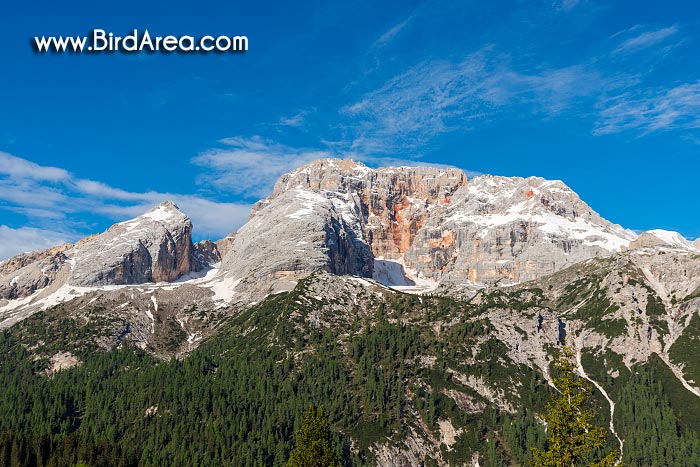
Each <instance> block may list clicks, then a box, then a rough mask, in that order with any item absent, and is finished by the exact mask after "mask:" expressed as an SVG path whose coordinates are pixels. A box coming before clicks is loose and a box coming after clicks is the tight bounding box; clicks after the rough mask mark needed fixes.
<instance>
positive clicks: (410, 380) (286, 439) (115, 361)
mask: <svg viewBox="0 0 700 467" xmlns="http://www.w3.org/2000/svg"><path fill="white" fill-rule="evenodd" d="M300 293H301V292H300V290H295V291H293V292H289V293H283V294H278V295H274V296H271V297H269V298H268V299H266V300H265V301H264V302H262V303H260V304H258V305H257V306H255V307H253V308H251V309H248V310H246V311H244V312H241V313H238V314H236V315H234V316H232V317H231V318H230V319H228V320H226V321H225V324H222V325H221V328H220V329H219V330H218V332H217V334H216V335H215V336H214V337H212V338H210V339H208V340H207V341H206V342H204V343H203V344H202V345H201V346H200V347H199V348H197V349H196V350H195V351H193V352H191V353H190V354H189V355H187V356H186V357H185V358H181V359H176V358H174V357H173V358H171V359H169V360H168V359H166V360H163V359H159V358H156V357H154V356H152V355H151V354H149V353H147V352H145V351H143V350H140V349H138V348H136V347H135V346H134V345H130V344H129V343H128V342H126V341H125V342H124V343H123V344H122V345H120V346H119V348H115V349H112V350H110V351H103V350H101V349H99V348H98V347H97V346H96V345H94V344H90V342H91V341H90V339H89V338H88V337H89V335H90V332H91V331H90V328H89V327H88V325H85V324H81V323H78V322H76V321H74V320H71V319H60V320H56V321H55V322H54V324H53V325H50V326H48V325H46V323H47V322H48V321H50V319H49V318H48V314H49V313H51V312H52V310H47V311H45V312H41V313H39V314H36V315H34V316H33V317H31V318H29V319H27V320H26V321H25V322H23V323H21V325H18V326H17V327H16V328H13V329H12V330H5V331H3V332H2V333H1V334H0V355H2V360H1V361H0V393H1V394H2V397H0V465H2V466H10V467H18V466H31V467H33V466H70V465H75V464H77V463H78V462H84V463H86V464H87V465H89V466H91V467H100V466H105V467H106V466H120V467H121V466H124V467H126V466H147V467H151V466H152V467H156V466H164V465H169V466H211V465H218V466H231V467H262V466H273V467H282V466H285V465H286V464H287V462H288V460H289V458H290V453H291V452H292V450H293V449H294V447H295V433H296V432H297V431H298V430H299V429H300V427H301V426H302V419H303V417H304V414H305V412H306V411H307V409H308V408H309V407H310V406H323V407H324V408H325V413H326V414H327V417H328V420H329V421H330V426H329V428H330V431H329V433H330V434H329V436H330V437H331V438H332V445H333V446H334V449H335V451H336V452H335V455H337V459H338V460H339V462H340V465H342V466H344V467H350V466H363V465H372V461H373V453H372V451H371V450H370V447H371V446H373V445H374V444H375V443H378V442H387V440H389V441H390V442H391V443H395V444H396V445H398V446H401V443H402V439H404V438H405V437H406V436H408V435H409V434H410V433H411V431H412V430H414V429H416V428H417V427H419V426H422V424H424V425H425V426H427V429H428V430H430V431H431V432H432V433H433V434H434V436H435V437H436V438H437V439H439V438H440V436H439V421H440V420H445V419H447V420H450V421H451V423H452V425H453V426H454V427H455V428H456V429H458V430H459V433H460V434H459V436H458V437H457V438H456V441H455V443H454V444H453V445H452V446H450V447H449V449H448V447H447V446H445V445H444V444H442V445H441V446H440V447H439V450H440V455H441V456H442V458H443V459H444V460H445V461H447V462H449V463H450V465H457V464H459V465H461V464H463V463H465V462H468V461H469V460H470V459H471V456H472V453H473V452H475V451H479V453H480V460H479V461H480V465H482V466H486V467H501V466H503V467H505V466H516V465H521V466H526V465H531V463H532V462H533V460H534V459H533V451H532V449H533V448H536V449H541V450H543V449H545V448H546V447H547V443H546V441H545V440H546V435H545V432H544V429H543V424H542V423H541V421H540V420H541V414H542V413H543V411H544V410H545V403H546V402H547V401H548V400H549V399H550V398H551V396H552V394H553V390H552V388H551V387H550V386H549V385H548V384H547V382H546V381H545V379H544V377H543V375H541V374H539V373H538V372H536V371H533V370H532V369H530V368H528V367H526V366H523V365H516V364H514V363H513V362H510V363H509V362H508V361H507V360H506V359H505V358H504V355H505V350H504V347H503V344H502V343H501V342H500V341H498V340H496V339H495V338H493V337H492V331H493V326H492V324H491V323H489V321H488V320H487V319H482V318H480V309H479V308H478V307H470V306H468V305H467V304H465V303H464V302H460V301H456V300H452V299H447V298H440V297H431V298H428V297H426V298H424V299H422V300H419V299H417V298H416V297H414V296H408V295H403V294H396V295H394V296H392V297H390V298H389V299H387V301H386V302H381V303H378V304H377V305H376V307H374V308H373V309H369V310H363V313H358V314H357V315H356V316H355V317H352V318H351V322H350V323H349V325H348V326H347V327H343V328H342V329H339V328H336V327H333V326H329V327H324V326H313V325H312V324H310V321H309V320H306V319H305V315H304V313H308V312H310V311H312V310H313V308H314V307H313V305H305V306H304V307H301V305H299V303H300V300H299V294H300ZM399 316H401V317H407V318H408V319H406V320H398V319H396V318H397V317H399ZM445 317H450V319H451V320H452V323H453V324H452V325H451V326H450V327H449V329H445V330H444V331H443V332H440V333H436V332H435V330H434V328H433V326H432V323H433V321H434V320H437V319H443V320H444V318H445ZM407 322H409V323H410V324H407ZM76 336H80V339H78V338H77V337H76ZM47 343H49V344H47ZM40 345H44V347H47V346H48V350H50V351H54V350H56V349H59V348H60V349H64V350H65V349H69V350H71V351H72V352H73V353H74V354H75V355H76V356H77V357H78V358H79V359H80V361H81V364H80V365H78V366H77V367H74V368H71V369H67V370H62V371H59V372H57V373H54V374H51V375H47V374H46V372H45V369H46V368H47V365H48V362H47V360H46V358H37V357H36V354H35V353H32V349H33V348H35V347H36V346H40ZM426 357H430V358H431V359H432V360H431V361H432V362H434V363H432V364H431V365H425V364H423V363H421V362H422V361H424V360H425V358H426ZM596 361H597V360H596V359H595V358H594V357H593V356H587V359H586V362H590V364H589V363H586V365H587V367H590V368H591V373H592V374H594V375H595V374H599V381H601V382H602V384H604V385H605V386H606V388H607V389H609V392H610V393H611V394H613V395H614V397H615V399H616V400H617V401H618V403H617V410H616V413H615V422H616V426H617V430H618V432H619V433H620V435H621V436H622V437H623V438H624V440H625V444H624V456H623V460H624V464H625V465H626V466H629V467H652V466H654V467H657V466H658V467H660V466H674V467H690V466H697V465H699V463H700V462H699V460H700V423H699V422H698V421H697V420H695V419H694V416H693V414H697V413H700V412H699V411H694V410H696V408H697V407H698V401H694V400H692V398H691V397H690V393H688V392H687V391H685V393H684V392H683V391H684V390H683V388H681V390H678V388H677V387H676V385H674V384H673V383H670V382H669V381H671V380H673V378H672V376H669V375H668V374H666V373H664V368H665V367H663V365H661V364H658V362H655V361H652V362H650V363H649V364H640V365H638V366H636V367H634V368H633V369H632V371H627V370H623V371H621V373H620V375H619V376H618V377H616V378H614V379H613V378H611V377H609V376H607V375H606V374H605V371H604V369H603V368H599V367H596V366H595V365H594V363H595V362H596ZM455 371H459V372H461V373H463V374H469V375H475V376H479V377H483V378H485V379H486V380H488V381H491V382H493V383H494V384H495V385H500V387H506V386H507V387H508V388H509V389H512V390H511V391H505V392H504V397H505V398H506V399H508V401H509V403H510V405H511V406H512V408H513V410H507V408H506V407H502V406H499V405H497V404H493V403H491V402H490V401H488V400H486V399H484V398H483V397H482V396H480V395H479V394H477V393H476V392H474V391H473V390H471V389H470V388H468V387H466V386H464V385H463V384H461V383H460V382H459V381H458V380H457V378H455V377H453V374H455ZM675 383H677V381H676V382H675ZM455 392H458V393H460V394H464V395H465V398H468V399H469V400H471V401H472V403H473V404H474V405H475V406H476V407H477V409H476V410H465V409H464V408H463V407H460V406H459V404H458V403H457V401H456V400H455V398H454V397H450V396H449V394H454V393H455ZM592 396H593V397H592V399H591V403H590V404H589V406H588V407H587V409H590V410H591V411H593V412H594V413H595V417H594V419H593V422H595V423H596V424H598V425H601V426H604V427H607V426H608V420H607V419H606V416H607V414H608V412H607V405H606V404H605V401H604V400H603V399H602V397H601V396H600V394H597V393H594V394H593V395H592ZM696 399H697V398H696ZM618 447H619V446H617V441H616V440H615V439H614V438H613V437H612V436H608V437H607V441H606V442H605V444H604V445H603V447H602V448H601V449H600V452H608V451H611V450H613V449H617V448H618ZM430 465H437V463H436V461H435V459H433V458H427V459H425V466H430Z"/></svg>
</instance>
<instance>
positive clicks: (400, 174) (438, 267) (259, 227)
mask: <svg viewBox="0 0 700 467" xmlns="http://www.w3.org/2000/svg"><path fill="white" fill-rule="evenodd" d="M312 199H315V200H316V201H315V204H314V208H313V209H308V213H307V214H304V212H302V211H298V212H299V213H300V214H298V215H297V216H296V217H299V218H302V219H305V220H306V221H308V222H311V219H312V218H313V222H312V223H313V224H314V225H313V227H311V231H314V232H320V231H321V230H324V231H329V232H330V231H336V230H337V228H336V227H334V225H336V224H337V225H341V224H342V225H345V226H347V227H349V230H348V232H352V239H353V241H352V242H351V243H349V244H348V245H353V247H352V248H347V249H343V248H338V246H339V244H338V243H336V242H335V241H334V240H329V238H330V237H324V238H323V239H322V238H321V237H317V240H316V241H313V240H309V239H308V238H305V237H307V236H309V231H308V229H309V228H310V224H308V223H307V224H304V225H297V224H298V222H296V221H290V217H294V216H289V215H286V216H285V215H284V213H282V212H278V211H276V209H279V206H281V205H284V206H287V207H286V208H285V211H284V212H286V210H288V209H290V208H291V207H293V206H297V207H299V206H307V205H308V204H309V203H310V201H309V200H312ZM312 204H313V203H312ZM271 206H278V207H277V208H271ZM272 212H277V217H272V216H271V215H270V213H272ZM333 222H336V224H333ZM273 223H275V224H283V225H272V224H273ZM283 226H284V227H283ZM341 230H342V229H341ZM268 231H275V232H276V234H275V243H277V244H279V242H285V241H286V240H283V237H284V236H285V234H286V235H287V236H292V237H293V238H294V241H295V242H307V243H314V242H315V243H314V244H315V245H316V250H315V251H316V252H318V253H320V254H321V255H322V256H323V258H322V259H317V258H316V259H315V256H314V255H311V256H305V255H296V254H295V253H294V251H296V250H295V248H294V247H293V246H287V247H285V248H284V249H280V250H279V251H276V253H275V254H276V255H279V256H285V257H290V256H291V257H296V256H300V257H299V258H298V260H296V262H295V264H296V266H295V267H296V268H297V270H299V271H301V270H306V271H309V270H313V268H315V267H317V266H318V264H319V263H323V264H326V263H330V264H331V265H332V267H325V269H326V270H329V271H340V272H344V273H352V272H351V271H363V272H362V274H360V275H365V273H367V272H369V271H371V270H373V269H374V268H373V266H372V265H371V263H372V261H373V259H383V260H394V261H397V262H400V263H402V264H404V265H405V266H407V267H408V268H409V269H410V270H412V271H413V274H414V275H417V276H421V277H423V278H427V279H432V280H435V281H438V282H441V283H445V284H462V283H479V284H488V283H494V282H498V281H503V280H505V281H507V282H522V281H527V280H530V279H535V278H537V277H541V276H543V275H546V274H550V273H552V272H555V271H558V270H560V269H562V268H564V267H566V266H568V265H570V264H573V263H576V262H579V261H582V260H585V259H588V258H593V257H597V256H607V255H610V254H612V253H613V252H615V251H619V250H620V249H621V248H623V247H626V246H627V245H628V244H629V242H630V241H631V240H633V239H634V238H635V234H634V233H632V232H631V231H628V230H625V229H622V228H621V227H619V226H617V225H614V224H612V223H610V222H608V221H606V220H605V219H603V218H601V217H600V216H599V215H598V214H597V213H595V212H594V211H593V210H592V209H591V208H590V207H589V206H588V205H586V204H585V203H584V202H583V201H581V200H580V199H579V197H578V196H577V195H576V194H575V193H574V192H573V191H572V190H571V189H569V188H568V187H567V186H566V185H564V184H563V183H562V182H559V181H548V180H544V179H542V178H535V177H531V178H518V177H512V178H510V177H492V176H481V177H476V178H474V179H472V180H469V181H468V180H467V176H466V174H465V173H464V172H463V171H461V170H459V169H440V168H429V167H412V168H410V167H388V168H380V169H370V168H368V167H366V166H364V165H363V164H361V163H357V162H353V161H350V160H340V159H321V160H318V161H314V162H312V163H310V164H308V165H306V166H304V167H301V168H299V169H297V170H295V171H293V172H291V173H288V174H285V175H283V176H282V177H281V178H280V179H279V180H278V182H277V183H276V184H275V188H274V191H273V193H272V195H271V196H270V197H268V198H267V199H265V200H263V201H260V202H259V203H257V204H256V205H255V206H254V207H253V210H252V213H251V217H250V220H249V222H248V224H247V225H246V226H245V227H244V229H242V230H241V231H240V232H239V233H238V236H240V235H242V234H245V236H246V237H254V236H255V235H256V234H255V233H254V232H257V235H259V234H261V233H264V232H268ZM282 231H284V232H285V234H283V233H282ZM246 241H247V240H246ZM246 241H244V239H240V240H239V239H238V238H236V239H235V240H234V241H233V245H234V247H233V248H232V249H231V250H230V253H229V254H230V255H231V258H230V259H229V261H228V262H224V266H225V267H228V266H226V265H227V264H229V265H230V264H234V263H237V262H240V261H237V260H235V259H233V258H234V257H235V256H236V255H240V251H241V247H238V248H236V247H235V245H236V243H240V244H243V243H245V242H246ZM324 242H325V243H324ZM341 244H342V242H341ZM357 245H365V246H366V247H367V248H368V249H369V251H370V252H371V256H372V257H370V256H369V255H367V254H365V253H362V254H360V255H357V254H355V253H354V252H356V251H357ZM260 248H263V249H264V248H269V247H265V246H262V245H260V246H259V249H260ZM362 248H363V249H364V248H365V247H364V246H363V247H362ZM346 250H347V251H346ZM344 251H345V253H344ZM363 251H364V250H363ZM347 252H353V254H352V255H350V256H348V254H347ZM247 258H248V260H247V262H246V263H247V264H248V265H252V264H255V263H256V262H260V260H257V259H255V258H253V257H251V256H248V257H247ZM358 261H360V263H358ZM263 263H264V264H267V263H266V262H265V261H263ZM251 267H252V266H251ZM265 274H266V275H269V271H268V272H266V273H265Z"/></svg>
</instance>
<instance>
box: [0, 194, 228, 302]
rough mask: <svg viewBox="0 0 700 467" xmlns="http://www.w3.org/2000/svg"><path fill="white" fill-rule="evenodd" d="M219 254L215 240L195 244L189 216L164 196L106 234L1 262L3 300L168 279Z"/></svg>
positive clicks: (185, 272)
mask: <svg viewBox="0 0 700 467" xmlns="http://www.w3.org/2000/svg"><path fill="white" fill-rule="evenodd" d="M209 243H211V242H209ZM216 256H217V251H216V246H215V245H213V244H211V245H202V246H200V247H198V248H197V249H195V248H194V247H193V245H192V223H191V221H190V219H189V218H188V217H187V216H186V215H185V214H183V213H182V212H180V210H179V209H178V208H177V206H176V205H175V204H174V203H172V202H170V201H166V202H164V203H162V204H160V205H158V206H157V207H155V208H154V209H152V210H150V211H148V212H146V213H145V214H143V215H142V216H139V217H137V218H134V219H131V220H128V221H125V222H120V223H119V224H115V225H113V226H112V227H110V228H109V229H107V231H105V232H104V233H102V234H99V235H93V236H90V237H87V238H85V239H83V240H81V241H79V242H77V243H75V244H65V245H62V246H60V247H56V248H53V249H49V250H43V251H40V252H36V253H29V254H22V255H18V256H16V257H14V258H11V259H9V260H6V261H4V262H2V263H0V299H5V300H15V299H19V298H22V297H28V296H30V295H32V294H34V293H36V292H37V291H39V290H41V289H44V288H46V287H48V286H51V285H52V286H55V287H53V288H54V289H55V288H56V287H58V286H60V285H62V284H68V285H71V286H84V287H95V286H105V285H121V284H140V283H145V282H169V281H173V280H175V279H177V278H178V277H180V276H182V275H183V274H187V273H189V272H191V271H198V270H200V269H202V267H203V266H204V263H205V262H206V261H208V260H211V259H214V258H215V257H216Z"/></svg>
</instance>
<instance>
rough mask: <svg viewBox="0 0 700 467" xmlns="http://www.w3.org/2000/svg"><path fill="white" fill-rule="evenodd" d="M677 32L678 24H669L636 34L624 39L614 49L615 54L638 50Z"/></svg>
mask: <svg viewBox="0 0 700 467" xmlns="http://www.w3.org/2000/svg"><path fill="white" fill-rule="evenodd" d="M637 30H639V26H636V27H634V28H632V29H629V30H628V31H637ZM677 32H678V27H677V26H669V27H667V28H662V29H657V30H654V31H646V32H643V33H641V34H637V35H636V36H634V37H631V38H629V39H627V40H625V41H623V42H622V43H621V44H620V45H619V46H618V47H617V48H616V49H615V50H613V54H620V53H631V52H638V51H640V50H643V49H646V48H649V47H652V46H654V45H657V44H659V43H661V42H663V41H665V40H666V39H668V38H669V37H671V36H673V35H674V34H676V33H677Z"/></svg>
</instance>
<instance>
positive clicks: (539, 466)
mask: <svg viewBox="0 0 700 467" xmlns="http://www.w3.org/2000/svg"><path fill="white" fill-rule="evenodd" d="M554 368H555V370H556V374H557V376H556V377H555V378H554V379H553V381H552V382H553V383H554V386H555V387H556V388H557V390H558V391H559V394H557V395H555V396H553V397H552V400H551V401H550V402H548V403H547V405H546V410H547V412H546V413H545V414H544V415H543V418H544V420H545V422H546V423H547V443H546V446H547V447H546V450H544V451H541V450H539V449H536V448H533V449H532V451H533V455H534V457H535V461H534V463H533V464H532V465H533V467H580V466H586V467H612V466H614V465H616V463H617V460H618V458H619V457H620V453H619V452H618V451H613V452H610V453H609V454H608V455H606V456H604V457H601V458H597V459H596V458H593V457H594V456H593V455H592V453H593V452H594V450H596V449H598V448H601V447H602V446H603V445H604V444H605V440H606V439H607V436H608V435H607V433H606V432H605V429H603V428H602V427H599V426H594V425H593V424H592V423H591V419H592V418H593V414H592V412H591V411H590V409H588V408H587V403H588V401H589V399H590V397H591V388H590V386H588V385H587V384H586V383H585V382H584V380H583V379H581V378H579V377H578V376H576V375H575V373H574V368H575V365H574V352H573V350H572V349H571V348H570V347H564V348H563V349H562V352H561V354H560V355H559V357H558V358H557V360H556V361H555V363H554Z"/></svg>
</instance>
